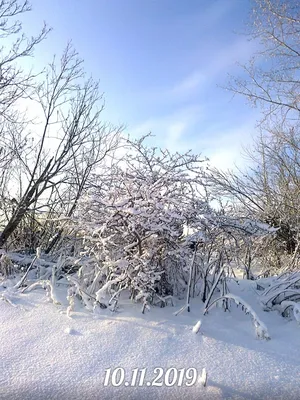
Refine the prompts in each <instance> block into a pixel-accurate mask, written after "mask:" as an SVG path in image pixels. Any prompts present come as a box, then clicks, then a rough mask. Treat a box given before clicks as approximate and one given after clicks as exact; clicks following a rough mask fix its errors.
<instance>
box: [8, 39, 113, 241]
mask: <svg viewBox="0 0 300 400" xmlns="http://www.w3.org/2000/svg"><path fill="white" fill-rule="evenodd" d="M83 78H84V71H83V66H82V60H80V59H79V58H78V56H77V53H76V52H75V51H74V50H73V49H72V47H71V46H70V45H68V46H67V48H66V50H65V51H64V53H63V55H62V57H61V59H60V60H59V62H58V63H57V62H56V60H55V59H54V61H53V62H52V63H51V64H50V66H49V68H48V69H47V71H46V75H45V79H44V80H43V81H42V82H40V84H39V85H37V87H36V89H35V91H33V93H32V95H31V101H32V102H34V104H36V106H39V107H41V111H42V117H41V119H42V122H40V123H39V124H38V125H34V126H29V128H31V129H33V128H34V129H35V130H36V131H35V132H34V138H36V139H35V142H34V143H33V145H32V146H30V148H29V151H28V152H25V153H23V154H20V153H18V151H17V149H14V151H15V152H17V155H18V161H19V163H20V164H21V165H22V167H23V169H22V180H23V181H25V182H27V183H26V184H25V185H24V189H23V188H21V192H20V193H19V198H18V200H17V206H16V207H15V209H14V211H13V213H12V215H11V217H10V218H9V220H8V222H7V224H6V226H5V228H4V229H3V231H2V233H1V235H0V246H3V244H4V243H6V242H7V240H8V238H9V237H10V236H11V234H12V233H13V232H14V231H15V229H16V228H17V227H18V225H19V224H20V221H21V220H22V218H23V217H24V216H25V214H26V213H27V212H28V211H29V210H32V207H33V206H34V207H36V206H37V205H38V206H39V208H41V207H43V206H45V205H48V204H49V197H48V198H47V196H49V194H50V193H53V190H56V191H59V190H60V188H61V187H62V186H63V185H69V186H70V187H73V188H74V186H75V187H77V189H76V190H77V193H76V194H75V197H74V203H73V204H74V205H73V207H71V209H70V210H69V214H71V213H72V212H73V209H74V207H75V206H76V202H77V200H78V198H79V196H80V194H81V192H82V188H83V187H84V185H85V183H86V181H87V178H88V176H89V174H90V172H91V171H92V169H93V168H95V167H96V166H97V165H99V163H100V162H101V161H102V160H103V159H104V158H105V156H106V155H107V154H108V153H109V152H110V151H112V150H113V149H115V148H116V146H117V143H118V137H119V132H120V129H119V128H117V129H111V128H109V127H106V126H105V124H103V123H102V122H101V120H100V114H101V111H102V107H103V106H102V105H101V103H100V108H99V107H98V104H99V101H101V95H100V94H99V90H98V83H97V82H94V81H93V80H92V79H91V78H90V79H87V80H86V81H84V80H83ZM36 106H35V107H36ZM27 132H28V131H27ZM27 132H26V131H25V132H23V131H22V132H21V136H22V135H23V137H24V136H26V134H27ZM19 134H20V133H19V132H18V131H17V132H16V130H15V129H12V131H11V132H10V137H11V138H12V143H14V140H13V139H14V138H15V137H16V135H19ZM74 175H75V178H74ZM71 178H72V179H71ZM76 179H77V181H76Z"/></svg>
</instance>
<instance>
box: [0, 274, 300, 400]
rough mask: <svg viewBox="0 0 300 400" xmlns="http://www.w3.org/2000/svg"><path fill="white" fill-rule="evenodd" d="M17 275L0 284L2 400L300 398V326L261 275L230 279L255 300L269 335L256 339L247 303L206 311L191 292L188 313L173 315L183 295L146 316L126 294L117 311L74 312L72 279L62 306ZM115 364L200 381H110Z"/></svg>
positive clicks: (61, 293) (59, 292)
mask: <svg viewBox="0 0 300 400" xmlns="http://www.w3.org/2000/svg"><path fill="white" fill-rule="evenodd" d="M269 280H270V279H269ZM16 281H17V280H15V281H13V280H8V281H2V284H1V289H0V290H1V292H0V296H1V298H2V300H4V301H1V302H0V339H1V353H0V354H1V362H0V366H1V373H0V398H1V399H14V400H15V399H16V400H17V399H22V400H26V399H28V400H29V399H66V400H67V399H72V400H75V399H101V400H102V399H107V400H110V399H165V400H167V399H178V400H179V399H180V400H181V399H299V398H300V335H299V326H297V323H296V321H295V320H293V319H286V318H283V317H282V316H281V315H280V314H279V313H278V312H276V311H272V312H264V311H263V310H262V306H261V305H260V304H259V302H258V295H257V294H256V293H255V290H256V284H257V281H246V280H239V281H238V283H236V282H235V281H232V282H231V284H230V292H231V293H233V294H234V295H237V296H240V297H241V298H243V300H244V301H246V302H247V303H248V304H250V306H251V308H252V309H253V311H255V312H256V313H257V315H258V318H259V319H260V320H262V321H263V323H264V324H265V325H266V326H267V328H268V331H269V334H270V336H271V340H259V339H258V338H257V337H256V335H255V328H254V326H253V324H252V322H251V318H250V316H249V315H245V313H244V312H243V311H242V310H241V307H238V308H237V307H235V306H232V307H231V308H230V312H228V311H227V312H224V311H223V309H222V308H221V307H217V308H212V309H211V310H210V311H209V312H208V314H206V315H205V316H203V303H202V302H200V301H199V300H198V299H193V301H192V302H191V312H189V313H188V312H187V311H186V310H185V311H184V312H182V313H180V314H179V315H177V316H175V315H174V313H175V312H176V311H178V310H179V309H180V307H181V305H182V304H181V302H180V301H176V304H174V307H171V306H168V307H165V308H159V307H152V308H151V310H150V311H147V312H146V313H145V314H141V311H140V304H136V305H134V304H132V303H131V302H130V301H129V300H128V301H126V296H124V298H123V300H122V303H121V304H122V305H121V306H120V308H119V309H118V311H117V312H111V311H109V310H108V309H106V310H101V311H99V312H98V313H97V314H95V313H91V312H90V311H88V310H86V309H85V308H83V307H82V306H81V305H80V303H79V302H78V303H76V304H75V310H74V311H73V312H72V313H71V315H70V317H68V316H67V314H66V309H67V306H68V303H67V301H66V296H65V294H66V290H65V287H64V285H60V286H57V288H56V293H55V297H56V300H57V301H58V302H59V303H61V304H57V305H55V304H53V303H52V302H51V301H49V300H47V298H46V296H45V290H44V289H42V288H37V289H35V290H33V291H31V292H28V293H26V291H25V292H24V293H20V292H19V291H15V290H14V289H13V287H12V285H13V284H15V283H16ZM264 283H266V280H264ZM199 320H201V327H200V329H199V331H198V332H197V333H196V331H197V329H194V330H193V327H195V325H196V323H197V322H198V321H199ZM198 326H199V325H198ZM116 367H123V368H124V370H125V374H126V375H125V376H126V377H129V376H130V375H131V372H132V371H133V370H134V369H135V368H139V369H143V368H147V377H148V378H149V377H150V380H151V379H152V380H153V371H154V368H156V367H162V368H163V369H164V370H165V371H166V370H167V369H168V368H170V367H175V368H177V369H181V368H186V369H187V368H191V367H193V368H196V369H197V373H198V379H197V382H196V383H195V384H194V385H193V386H191V387H187V386H185V384H184V383H183V385H182V386H181V387H178V385H176V384H175V385H174V386H172V387H166V386H165V385H163V386H161V387H147V386H146V385H145V384H144V385H143V386H142V387H138V386H137V385H136V386H135V387H130V386H129V387H126V386H125V385H124V384H122V385H121V386H120V387H112V386H111V384H109V385H108V386H107V387H104V376H105V369H107V368H112V369H113V368H116ZM203 368H205V369H206V372H207V384H206V386H205V387H204V386H203V381H201V378H202V379H203V377H201V375H202V370H203Z"/></svg>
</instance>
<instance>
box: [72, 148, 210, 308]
mask: <svg viewBox="0 0 300 400" xmlns="http://www.w3.org/2000/svg"><path fill="white" fill-rule="evenodd" d="M131 145H132V146H133V147H135V151H134V153H133V154H128V156H127V159H126V160H123V163H125V161H126V164H125V166H123V165H122V166H119V165H116V166H114V167H112V168H111V169H110V171H109V173H107V175H106V176H104V175H103V174H102V175H101V176H99V177H97V176H95V177H94V182H95V184H94V189H93V190H90V192H89V193H88V194H87V195H86V197H85V198H83V200H82V201H81V202H80V203H79V205H78V211H77V215H76V219H75V218H74V226H77V235H81V237H82V238H83V245H84V249H83V251H82V252H81V257H82V258H81V260H80V262H82V260H83V258H84V259H85V262H84V263H83V265H82V267H81V268H80V270H79V271H78V277H77V279H78V280H79V281H80V285H81V288H82V289H83V290H84V291H85V292H87V293H88V294H90V295H91V296H93V297H95V298H96V299H97V300H98V301H102V302H104V303H106V304H107V305H110V304H111V303H112V302H113V301H114V302H115V301H117V300H118V297H119V295H120V293H121V292H122V291H123V290H125V289H127V290H128V291H129V292H130V297H131V299H132V300H134V301H140V302H142V304H143V310H144V309H146V308H148V307H149V304H151V303H153V302H160V304H164V303H165V302H166V299H167V298H169V296H172V295H174V294H175V295H178V294H180V293H182V292H184V291H185V289H186V283H187V280H188V272H189V271H188V261H189V257H190V256H191V254H192V250H191V249H190V248H189V247H188V246H187V245H186V243H185V240H184V236H183V231H184V228H185V226H187V225H188V224H190V223H191V221H192V222H193V223H194V225H196V223H195V221H197V220H199V217H200V216H201V214H203V213H204V212H206V213H207V212H208V211H209V206H208V204H207V202H206V201H205V200H204V198H203V196H202V195H200V194H199V195H198V196H196V192H197V186H199V184H200V181H199V177H198V175H197V174H198V172H199V170H200V168H201V165H200V162H201V160H200V158H199V157H197V156H193V155H190V154H185V155H180V154H174V155H172V154H170V153H169V152H167V151H164V152H163V151H157V150H156V149H148V148H146V147H144V146H143V144H142V143H141V142H139V141H138V142H131ZM97 182H99V183H97Z"/></svg>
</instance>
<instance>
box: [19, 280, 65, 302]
mask: <svg viewBox="0 0 300 400" xmlns="http://www.w3.org/2000/svg"><path fill="white" fill-rule="evenodd" d="M39 286H41V287H42V288H45V289H46V290H47V294H48V296H49V298H50V299H51V300H52V302H53V303H54V304H56V305H60V304H61V303H60V302H59V301H58V300H57V298H56V294H55V289H54V286H53V285H52V282H50V281H47V280H43V281H37V282H34V283H33V284H32V285H30V286H28V287H26V288H24V289H23V290H22V293H24V292H25V291H27V292H30V291H31V290H33V289H35V288H37V287H39Z"/></svg>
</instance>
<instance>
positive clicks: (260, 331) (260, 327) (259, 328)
mask: <svg viewBox="0 0 300 400" xmlns="http://www.w3.org/2000/svg"><path fill="white" fill-rule="evenodd" d="M224 299H229V300H233V301H234V302H235V303H236V304H237V305H238V306H239V305H240V306H242V310H243V311H244V312H245V313H246V314H250V316H251V318H252V322H253V325H254V327H255V333H256V336H257V338H258V339H266V340H270V339H271V337H270V335H269V332H268V329H267V327H266V325H265V324H264V323H263V322H262V321H261V320H260V319H259V317H258V315H257V314H256V312H255V311H254V310H253V309H252V307H251V306H250V305H249V304H248V303H246V302H245V301H244V300H243V299H241V298H240V297H239V296H236V295H234V294H231V293H228V294H225V295H224V296H221V297H218V298H217V299H215V300H214V301H213V302H212V303H211V304H210V305H209V306H208V307H207V308H205V309H204V315H205V314H206V313H207V312H208V311H209V309H210V308H211V307H212V306H213V305H215V304H216V303H217V302H218V301H220V300H224Z"/></svg>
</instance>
